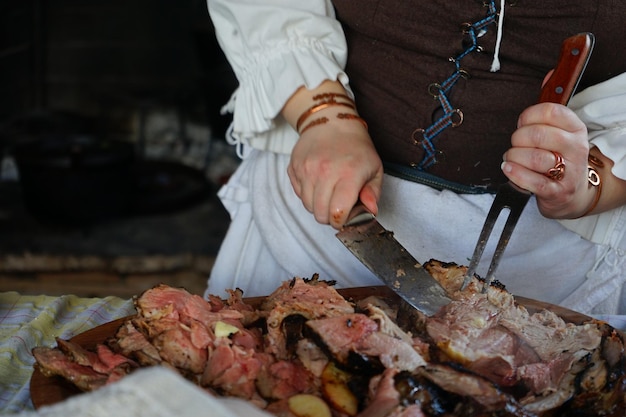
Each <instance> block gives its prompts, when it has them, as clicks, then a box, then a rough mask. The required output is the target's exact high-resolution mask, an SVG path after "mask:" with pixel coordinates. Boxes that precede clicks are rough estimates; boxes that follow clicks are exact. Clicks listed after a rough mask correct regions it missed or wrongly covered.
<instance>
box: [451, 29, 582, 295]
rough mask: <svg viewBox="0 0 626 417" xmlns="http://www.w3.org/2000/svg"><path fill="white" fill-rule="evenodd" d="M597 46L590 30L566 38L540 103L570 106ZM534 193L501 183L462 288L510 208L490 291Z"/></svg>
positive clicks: (490, 275) (491, 271) (491, 273)
mask: <svg viewBox="0 0 626 417" xmlns="http://www.w3.org/2000/svg"><path fill="white" fill-rule="evenodd" d="M593 45H594V36H593V34H591V33H587V32H585V33H580V34H578V35H574V36H572V37H569V38H567V39H566V40H565V41H563V44H562V47H561V53H560V56H559V60H558V62H557V65H556V67H555V69H554V72H553V73H552V75H551V76H550V78H549V79H548V80H547V82H546V83H545V84H544V86H543V87H542V89H541V95H540V98H539V103H546V102H550V103H559V104H563V105H567V103H568V102H569V99H570V97H571V96H572V94H573V92H574V90H576V87H577V85H578V82H579V81H580V78H581V77H582V74H583V72H584V70H585V67H586V66H587V62H588V61H589V56H590V55H591V51H592V50H593ZM530 196H531V193H530V192H529V191H526V190H524V189H522V188H520V187H518V186H517V185H515V184H513V183H512V182H511V181H509V182H507V183H505V184H503V185H501V186H500V188H499V189H498V192H497V194H496V197H495V199H494V201H493V204H492V205H491V209H490V210H489V213H488V214H487V219H486V220H485V224H484V225H483V229H482V231H481V232H480V236H479V237H478V242H477V243H476V248H475V249H474V254H473V255H472V259H471V261H470V264H469V268H468V270H467V274H466V276H465V279H464V280H463V285H462V287H461V289H465V288H466V287H467V285H468V284H469V282H470V281H471V278H472V277H473V276H474V274H475V272H476V268H477V266H478V262H479V261H480V259H481V257H482V254H483V252H484V250H485V246H486V245H487V241H488V240H489V237H490V235H491V232H492V230H493V226H494V224H495V223H496V220H497V219H498V217H499V216H500V212H501V211H502V210H503V209H505V208H508V209H509V216H508V218H507V220H506V223H505V225H504V229H503V230H502V234H501V235H500V240H499V241H498V244H497V246H496V250H495V252H494V255H493V258H492V259H491V264H490V265H489V269H488V271H487V275H486V277H485V284H484V286H483V292H486V291H487V288H489V285H491V282H492V281H493V277H494V274H495V272H496V269H497V268H498V264H499V263H500V258H501V257H502V254H503V253H504V250H505V249H506V247H507V245H508V243H509V240H510V239H511V235H512V234H513V229H514V228H515V225H516V224H517V221H518V220H519V218H520V216H521V214H522V211H523V210H524V207H525V206H526V203H527V202H528V199H529V198H530Z"/></svg>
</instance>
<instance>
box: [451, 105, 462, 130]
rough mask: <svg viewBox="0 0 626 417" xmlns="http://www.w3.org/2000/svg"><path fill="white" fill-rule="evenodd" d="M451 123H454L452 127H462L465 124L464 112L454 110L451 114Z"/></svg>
mask: <svg viewBox="0 0 626 417" xmlns="http://www.w3.org/2000/svg"><path fill="white" fill-rule="evenodd" d="M455 116H456V117H455ZM450 122H451V123H452V124H451V126H452V127H459V126H461V125H462V124H463V111H462V110H461V109H454V110H453V112H452V113H451V114H450Z"/></svg>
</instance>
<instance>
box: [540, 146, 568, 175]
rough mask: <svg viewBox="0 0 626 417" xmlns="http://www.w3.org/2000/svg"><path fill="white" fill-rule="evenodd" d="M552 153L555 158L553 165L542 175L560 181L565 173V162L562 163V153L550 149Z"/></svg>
mask: <svg viewBox="0 0 626 417" xmlns="http://www.w3.org/2000/svg"><path fill="white" fill-rule="evenodd" d="M552 154H553V155H554V159H555V163H554V167H552V168H550V169H549V170H548V172H546V173H545V174H543V175H545V176H546V177H548V178H550V179H551V180H555V181H561V180H562V179H563V176H564V175H565V164H564V163H563V155H561V154H560V153H558V152H555V151H552Z"/></svg>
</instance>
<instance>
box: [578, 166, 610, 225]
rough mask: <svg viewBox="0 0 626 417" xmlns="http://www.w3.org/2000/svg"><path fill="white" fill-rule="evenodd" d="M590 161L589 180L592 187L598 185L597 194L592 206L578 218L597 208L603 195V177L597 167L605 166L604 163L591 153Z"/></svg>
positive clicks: (588, 168)
mask: <svg viewBox="0 0 626 417" xmlns="http://www.w3.org/2000/svg"><path fill="white" fill-rule="evenodd" d="M588 161H589V165H587V181H589V186H590V187H596V196H595V197H594V199H593V202H592V203H591V206H589V208H588V209H587V210H586V211H585V212H584V213H583V214H582V215H580V216H578V217H577V218H581V217H585V216H586V215H588V214H589V213H591V212H592V211H593V209H595V208H596V206H597V205H598V202H599V201H600V196H601V195H602V178H600V174H598V170H597V169H596V168H602V167H604V163H603V162H602V161H601V160H600V159H598V158H596V157H595V156H593V155H591V154H590V155H589V158H588Z"/></svg>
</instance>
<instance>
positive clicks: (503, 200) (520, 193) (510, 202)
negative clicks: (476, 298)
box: [461, 182, 531, 292]
mask: <svg viewBox="0 0 626 417" xmlns="http://www.w3.org/2000/svg"><path fill="white" fill-rule="evenodd" d="M530 195H531V194H530V193H529V192H528V191H526V190H523V189H521V188H519V187H518V186H516V185H515V184H513V183H511V182H508V183H506V184H503V185H502V186H501V187H500V188H499V190H498V193H497V194H496V197H495V199H494V200H493V203H492V205H491V209H490V210H489V213H488V214H487V218H486V219H485V223H484V225H483V228H482V230H481V232H480V236H479V237H478V242H477V243H476V247H475V248H474V254H473V255H472V259H471V261H470V264H469V267H468V269H467V273H466V275H465V279H464V280H463V285H462V286H461V290H463V289H465V288H466V287H467V285H468V284H469V282H470V280H471V279H472V277H473V276H474V273H475V272H476V268H477V267H478V263H479V261H480V259H481V258H482V255H483V252H484V251H485V247H486V246H487V242H488V241H489V238H490V236H491V232H492V231H493V227H494V225H495V223H496V220H497V219H498V217H499V216H500V212H501V211H502V210H503V209H505V208H508V209H509V213H508V218H507V220H506V223H505V225H504V229H503V230H502V233H501V234H500V239H499V240H498V244H497V246H496V250H495V253H494V255H493V258H492V260H491V264H490V265H489V269H488V271H487V276H486V278H485V285H484V286H483V292H485V291H486V290H487V288H489V285H490V284H491V281H492V280H493V276H494V274H495V272H496V269H497V268H498V264H499V263H500V258H501V257H502V254H503V253H504V250H505V249H506V246H507V245H508V243H509V240H510V238H511V235H512V233H513V230H514V229H515V225H516V224H517V221H518V220H519V218H520V216H521V214H522V211H523V210H524V207H525V206H526V203H527V202H528V200H529V198H530Z"/></svg>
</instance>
